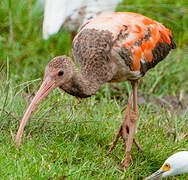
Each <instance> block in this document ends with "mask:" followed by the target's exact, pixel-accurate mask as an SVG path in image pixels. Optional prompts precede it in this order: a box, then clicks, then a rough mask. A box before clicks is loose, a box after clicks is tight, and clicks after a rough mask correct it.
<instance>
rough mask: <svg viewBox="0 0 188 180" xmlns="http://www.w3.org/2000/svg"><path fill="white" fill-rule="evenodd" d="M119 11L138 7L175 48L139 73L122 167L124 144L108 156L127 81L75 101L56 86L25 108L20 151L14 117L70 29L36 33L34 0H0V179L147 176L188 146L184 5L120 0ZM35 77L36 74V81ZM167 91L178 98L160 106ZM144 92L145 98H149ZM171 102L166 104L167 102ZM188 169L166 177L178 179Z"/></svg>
mask: <svg viewBox="0 0 188 180" xmlns="http://www.w3.org/2000/svg"><path fill="white" fill-rule="evenodd" d="M118 10H126V11H134V12H139V13H142V14H144V15H146V16H148V17H151V18H153V19H155V20H157V21H160V22H162V23H163V24H165V25H166V26H167V27H169V28H171V29H172V33H173V35H174V37H175V41H176V42H177V45H178V48H177V49H176V50H174V51H173V52H172V53H171V54H170V55H169V56H168V57H167V58H166V60H165V61H163V62H161V63H160V64H159V65H157V66H156V68H154V69H152V70H150V71H149V72H148V73H147V74H146V76H145V77H144V78H143V79H142V81H141V85H140V87H139V92H140V94H141V96H142V98H144V99H145V100H146V102H145V103H140V105H139V109H140V119H139V122H138V126H137V132H136V138H137V140H138V141H139V142H140V144H141V145H142V147H143V149H144V152H142V153H141V152H137V150H136V147H135V146H133V151H132V158H133V162H132V164H131V166H130V168H129V169H128V170H127V171H126V172H124V173H123V172H122V171H121V168H120V162H121V160H122V159H123V155H124V146H123V144H122V141H119V143H118V146H117V147H116V148H115V150H114V151H113V152H112V153H111V154H109V155H107V150H108V148H109V147H110V143H111V142H112V140H113V138H114V136H115V133H116V131H117V130H118V128H119V126H120V124H121V121H122V118H123V115H124V109H125V107H126V104H127V94H128V91H129V89H130V85H129V84H128V83H120V84H107V85H105V86H103V87H102V88H101V89H100V91H98V92H97V95H96V96H93V97H91V98H88V99H85V100H83V101H82V103H78V101H77V99H76V98H74V97H72V96H70V95H67V94H64V95H62V94H61V93H60V90H59V89H56V90H55V91H54V92H53V93H51V94H50V95H49V96H48V98H46V99H45V100H44V101H43V102H42V103H41V104H40V105H39V107H38V108H37V110H36V111H35V112H34V113H33V114H32V116H31V118H30V121H29V123H28V124H27V126H26V128H25V131H24V135H23V139H22V145H21V147H20V150H19V151H17V150H16V149H15V147H14V139H15V135H16V131H17V128H18V126H19V123H20V119H21V118H22V116H23V113H24V111H25V109H26V107H27V106H28V103H29V102H30V100H31V98H32V97H33V93H35V92H36V90H37V88H38V86H39V85H38V84H39V82H40V79H42V76H43V72H44V68H45V65H46V64H47V63H48V61H49V60H50V59H51V58H52V57H54V56H57V55H62V54H66V55H71V41H70V34H69V33H68V32H65V31H61V32H59V33H58V34H57V35H54V36H53V37H51V38H50V39H49V40H48V41H44V40H43V39H42V16H43V12H42V9H41V8H40V6H39V2H38V1H34V0H28V1H25V0H20V1H13V0H8V1H7V0H2V1H0V17H1V21H0V72H1V74H0V93H1V96H0V129H1V131H0V137H1V138H0V162H1V163H0V177H1V179H58V180H60V179H61V180H62V179H120V178H122V177H124V179H130V180H132V179H133V180H136V179H139V178H141V177H146V176H148V175H150V174H151V173H152V172H154V171H156V170H157V169H159V168H160V166H161V165H162V163H163V161H164V160H165V159H166V158H167V157H169V156H170V155H171V154H173V153H174V152H177V151H180V150H188V143H187V142H188V133H187V129H188V123H187V121H188V109H187V107H186V105H187V104H186V103H187V102H185V101H183V100H184V98H187V97H188V73H187V67H188V48H187V47H188V43H187V42H188V6H187V4H186V1H184V0H180V1H175V0H165V1H162V0H156V1H155V0H153V1H146V0H135V1H134V2H133V1H130V0H125V1H124V2H123V3H121V4H120V5H119V7H118ZM39 78H40V79H39ZM166 97H168V98H170V100H171V99H173V98H176V97H177V99H179V97H183V98H180V100H181V101H182V103H184V104H185V107H184V108H183V109H181V106H174V104H173V103H171V101H169V102H167V103H166V104H165V106H161V103H158V102H157V101H156V100H153V101H152V100H150V99H151V98H153V99H156V98H158V99H159V100H160V102H161V101H162V102H163V100H164V99H165V98H166ZM148 98H150V99H148ZM168 103H170V107H171V106H172V108H169V107H168V106H167V105H169V104H168ZM187 178H188V175H181V176H177V177H173V178H170V179H182V180H185V179H187Z"/></svg>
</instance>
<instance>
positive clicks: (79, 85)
mask: <svg viewBox="0 0 188 180" xmlns="http://www.w3.org/2000/svg"><path fill="white" fill-rule="evenodd" d="M99 87H100V85H99V84H98V83H97V82H96V81H95V80H93V79H88V78H87V77H86V76H84V74H83V73H81V72H79V71H78V70H77V69H76V68H75V70H74V72H73V75H72V78H71V79H70V81H69V82H68V83H66V84H64V85H63V86H61V87H60V88H61V89H63V90H64V91H65V92H67V93H68V94H71V95H73V96H76V97H80V98H87V97H90V96H91V95H93V94H95V93H96V91H97V90H98V89H99Z"/></svg>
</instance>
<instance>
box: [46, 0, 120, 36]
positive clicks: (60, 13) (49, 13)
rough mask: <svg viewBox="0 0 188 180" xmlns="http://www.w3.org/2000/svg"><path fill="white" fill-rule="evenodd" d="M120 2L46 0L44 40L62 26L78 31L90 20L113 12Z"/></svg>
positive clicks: (106, 0)
mask: <svg viewBox="0 0 188 180" xmlns="http://www.w3.org/2000/svg"><path fill="white" fill-rule="evenodd" d="M118 2H119V0H45V5H44V21H43V38H44V39H48V37H49V36H50V35H52V34H55V33H57V32H58V31H59V29H60V28H61V26H62V25H65V26H66V28H67V29H68V30H70V31H76V30H77V29H78V28H79V27H80V26H81V25H82V24H83V23H85V22H86V21H87V20H88V19H90V18H92V17H95V16H96V15H98V14H102V13H106V12H113V11H114V10H115V8H116V6H117V4H118Z"/></svg>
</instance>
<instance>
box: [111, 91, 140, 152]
mask: <svg viewBox="0 0 188 180" xmlns="http://www.w3.org/2000/svg"><path fill="white" fill-rule="evenodd" d="M132 97H133V89H132V90H131V93H130V95H129V99H128V105H127V108H126V110H125V116H124V118H123V122H122V125H121V127H120V129H119V130H118V132H117V134H116V137H115V139H114V141H113V143H112V146H111V147H110V149H109V151H108V152H111V151H112V150H113V149H114V147H115V146H116V143H117V141H118V139H119V138H120V137H122V138H123V141H124V143H125V144H126V142H127V137H126V136H128V134H129V127H130V111H131V107H132V101H133V100H132ZM133 142H134V143H135V145H136V146H137V148H138V150H142V148H141V147H140V145H139V143H138V142H137V141H136V139H135V138H134V137H133Z"/></svg>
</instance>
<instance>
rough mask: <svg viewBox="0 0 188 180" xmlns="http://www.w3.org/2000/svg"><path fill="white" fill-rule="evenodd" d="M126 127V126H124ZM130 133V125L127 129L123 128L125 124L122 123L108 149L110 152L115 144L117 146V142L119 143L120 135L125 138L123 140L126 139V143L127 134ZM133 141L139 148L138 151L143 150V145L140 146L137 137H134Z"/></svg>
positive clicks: (125, 140)
mask: <svg viewBox="0 0 188 180" xmlns="http://www.w3.org/2000/svg"><path fill="white" fill-rule="evenodd" d="M124 127H125V126H124ZM128 133H129V128H128V126H127V128H126V129H125V128H123V124H122V125H121V127H120V128H119V130H118V132H117V134H116V136H115V139H114V141H113V142H112V145H111V147H110V149H109V150H108V153H110V152H111V151H112V150H113V149H114V148H115V146H116V144H117V142H118V139H119V138H120V137H122V139H123V141H124V143H125V145H126V142H127V137H126V135H127V134H128ZM133 142H134V143H135V145H136V147H137V148H138V151H143V150H142V148H141V146H140V144H139V143H138V142H137V141H136V139H135V138H133Z"/></svg>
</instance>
